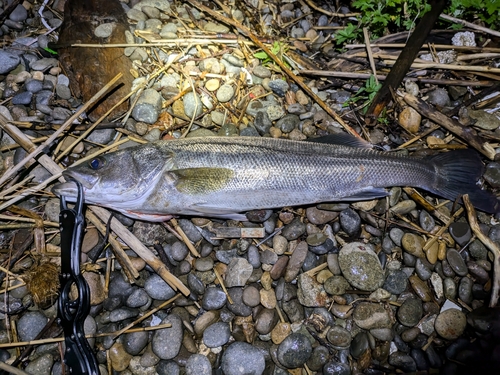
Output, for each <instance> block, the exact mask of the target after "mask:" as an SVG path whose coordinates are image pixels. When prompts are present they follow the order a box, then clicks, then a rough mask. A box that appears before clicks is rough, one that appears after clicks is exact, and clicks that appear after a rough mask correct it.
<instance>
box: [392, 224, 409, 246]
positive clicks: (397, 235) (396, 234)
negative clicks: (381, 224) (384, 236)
mask: <svg viewBox="0 0 500 375" xmlns="http://www.w3.org/2000/svg"><path fill="white" fill-rule="evenodd" d="M404 234H405V232H403V230H401V229H400V228H392V229H391V230H390V232H389V237H390V238H391V240H392V241H393V242H394V243H395V244H396V246H401V242H402V239H403V236H404Z"/></svg>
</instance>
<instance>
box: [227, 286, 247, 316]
mask: <svg viewBox="0 0 500 375" xmlns="http://www.w3.org/2000/svg"><path fill="white" fill-rule="evenodd" d="M227 292H228V293H229V296H230V297H231V299H232V300H233V303H229V301H228V302H227V303H226V307H227V308H228V310H229V311H231V312H232V313H233V314H235V315H237V316H249V315H251V314H252V308H251V307H250V306H247V305H245V303H244V302H243V288H240V287H234V288H229V289H228V290H227Z"/></svg>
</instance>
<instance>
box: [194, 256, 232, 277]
mask: <svg viewBox="0 0 500 375" xmlns="http://www.w3.org/2000/svg"><path fill="white" fill-rule="evenodd" d="M220 252H224V251H218V252H217V253H220ZM228 263H229V262H228ZM194 268H195V269H196V270H197V271H201V272H204V271H210V270H212V269H213V268H214V260H213V259H212V258H211V257H209V256H207V257H205V258H197V259H196V261H195V263H194Z"/></svg>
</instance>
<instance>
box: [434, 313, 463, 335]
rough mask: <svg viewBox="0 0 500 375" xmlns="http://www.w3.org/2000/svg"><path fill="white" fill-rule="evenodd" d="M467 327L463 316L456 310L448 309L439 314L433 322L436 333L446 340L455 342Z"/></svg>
mask: <svg viewBox="0 0 500 375" xmlns="http://www.w3.org/2000/svg"><path fill="white" fill-rule="evenodd" d="M466 325H467V319H466V317H465V314H464V313H463V312H462V311H460V310H457V309H448V310H445V311H443V312H442V313H441V314H439V315H438V316H437V318H436V321H435V322H434V327H435V328H436V332H437V333H438V334H439V335H440V336H441V337H443V338H445V339H447V340H455V339H457V338H458V337H460V336H461V335H462V333H463V332H464V330H465V327H466Z"/></svg>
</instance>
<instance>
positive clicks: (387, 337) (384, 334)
mask: <svg viewBox="0 0 500 375" xmlns="http://www.w3.org/2000/svg"><path fill="white" fill-rule="evenodd" d="M370 333H371V335H372V336H373V337H375V338H376V339H377V340H380V341H391V340H392V339H393V338H394V331H393V330H392V329H391V328H373V329H370Z"/></svg>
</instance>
